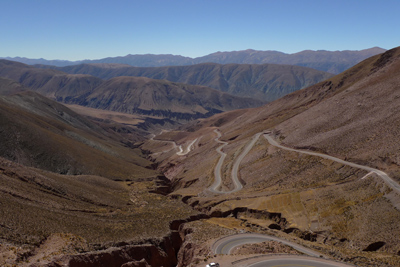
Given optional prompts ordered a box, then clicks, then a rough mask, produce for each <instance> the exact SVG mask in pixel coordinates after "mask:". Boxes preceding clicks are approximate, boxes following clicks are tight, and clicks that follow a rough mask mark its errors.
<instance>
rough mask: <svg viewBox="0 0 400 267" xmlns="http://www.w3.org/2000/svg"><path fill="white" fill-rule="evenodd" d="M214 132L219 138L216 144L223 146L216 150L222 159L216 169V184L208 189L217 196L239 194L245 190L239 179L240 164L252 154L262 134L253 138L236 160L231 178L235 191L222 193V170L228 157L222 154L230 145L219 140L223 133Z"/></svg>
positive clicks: (216, 139)
mask: <svg viewBox="0 0 400 267" xmlns="http://www.w3.org/2000/svg"><path fill="white" fill-rule="evenodd" d="M214 132H215V133H216V134H217V138H215V139H214V140H215V142H217V143H220V144H222V145H221V146H219V147H218V148H217V149H216V151H217V152H218V153H219V154H220V155H221V157H220V158H219V160H218V163H217V165H216V166H215V169H214V183H213V184H212V185H211V186H210V187H209V188H208V190H209V191H211V192H213V193H217V194H229V193H234V192H237V191H239V190H241V189H242V188H243V185H242V183H241V182H240V181H239V177H238V172H239V166H240V163H241V162H242V160H243V159H244V157H245V156H246V155H247V154H248V153H249V152H250V150H251V149H252V148H253V146H254V144H255V143H256V142H257V140H258V138H259V137H260V135H261V134H262V133H258V134H256V135H254V136H253V138H252V140H251V141H250V143H248V144H247V146H246V147H245V148H244V150H243V151H242V153H241V154H240V155H239V156H238V157H237V158H236V160H235V162H234V163H233V167H232V173H231V178H232V182H233V185H234V189H232V190H231V191H220V190H218V188H219V187H220V186H221V183H222V178H221V169H222V164H223V163H224V160H225V157H226V154H225V153H224V152H222V148H223V147H224V146H226V145H227V144H228V143H227V142H224V141H221V140H219V138H221V133H220V132H219V131H218V130H217V129H215V130H214Z"/></svg>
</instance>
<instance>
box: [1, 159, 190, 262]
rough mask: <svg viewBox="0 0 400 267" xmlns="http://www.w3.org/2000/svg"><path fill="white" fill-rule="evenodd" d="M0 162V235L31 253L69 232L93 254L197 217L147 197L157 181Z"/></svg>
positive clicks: (151, 195) (158, 197) (169, 201)
mask: <svg viewBox="0 0 400 267" xmlns="http://www.w3.org/2000/svg"><path fill="white" fill-rule="evenodd" d="M0 163H1V164H0V194H1V198H0V199H1V206H2V208H1V210H0V213H1V214H0V220H1V221H0V236H1V238H2V239H3V240H7V242H10V243H12V244H16V245H19V246H21V245H23V246H25V247H27V249H28V251H31V252H30V253H32V254H35V253H34V252H32V249H33V248H34V247H37V246H38V245H40V244H41V243H42V242H43V241H44V240H47V239H48V238H49V237H50V236H51V235H52V234H53V233H71V234H73V235H74V236H77V237H78V238H82V240H84V242H85V244H86V242H87V246H84V247H82V251H83V250H93V249H98V248H101V247H107V246H110V245H112V244H116V243H118V242H122V241H124V242H127V241H128V242H129V241H136V242H137V241H139V240H143V239H146V238H154V237H162V236H165V235H167V234H168V233H169V222H171V221H172V220H175V219H179V218H181V219H184V218H187V217H188V216H190V215H191V214H193V212H192V211H191V210H190V209H188V208H187V206H186V205H184V204H183V203H182V202H180V201H176V200H172V199H170V198H168V197H164V196H162V195H158V194H154V193H149V192H148V191H150V190H152V189H154V186H155V184H154V182H115V181H112V180H109V179H106V178H102V177H98V176H64V175H58V174H54V173H49V172H43V171H41V170H37V169H31V168H26V167H23V166H21V165H18V164H15V163H12V162H10V161H7V160H4V159H2V160H1V162H0ZM12 247H13V246H10V248H9V249H12ZM66 253H67V252H66ZM17 254H18V253H17ZM26 255H28V254H26ZM29 255H30V254H29ZM22 258H23V259H25V258H26V257H24V256H23V255H20V254H18V259H22ZM28 258H29V257H28Z"/></svg>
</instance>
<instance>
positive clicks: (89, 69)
mask: <svg viewBox="0 0 400 267" xmlns="http://www.w3.org/2000/svg"><path fill="white" fill-rule="evenodd" d="M37 67H39V66H37ZM40 67H41V68H49V66H40ZM50 68H52V69H57V70H60V71H63V72H66V73H70V74H88V75H92V76H96V77H98V78H101V79H110V78H114V77H119V76H133V77H147V78H152V79H158V80H168V81H171V82H178V83H184V84H192V85H201V86H207V87H211V88H214V89H217V90H219V91H222V92H226V93H229V94H232V95H236V96H240V97H250V98H254V99H259V100H263V101H273V100H275V99H278V98H279V97H282V96H284V95H286V94H288V93H291V92H293V91H296V90H299V89H301V88H305V87H307V86H310V85H312V84H315V83H317V82H319V81H322V80H325V79H327V78H329V77H331V76H333V75H332V74H330V73H327V72H322V71H318V70H315V69H311V68H307V67H300V66H291V65H277V64H251V65H250V64H226V65H221V64H216V63H203V64H197V65H189V66H168V67H152V68H145V67H131V66H126V65H117V64H111V65H110V64H105V63H102V64H81V65H73V66H67V67H60V68H54V67H50Z"/></svg>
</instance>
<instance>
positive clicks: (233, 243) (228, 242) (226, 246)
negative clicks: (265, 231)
mask: <svg viewBox="0 0 400 267" xmlns="http://www.w3.org/2000/svg"><path fill="white" fill-rule="evenodd" d="M265 241H277V242H280V243H282V244H285V245H287V246H290V247H292V248H294V249H296V250H298V251H300V252H302V253H304V254H306V255H309V256H313V257H320V256H322V254H321V253H319V252H315V251H313V250H311V249H308V248H306V247H303V246H301V245H299V244H296V243H293V242H290V241H287V240H285V239H282V238H278V237H275V236H269V235H262V234H255V233H246V234H237V235H231V236H226V237H224V238H222V239H219V240H218V241H216V242H215V243H214V244H213V246H212V251H213V252H214V253H215V254H230V253H231V251H232V249H234V248H235V247H237V246H241V245H244V244H254V243H262V242H265Z"/></svg>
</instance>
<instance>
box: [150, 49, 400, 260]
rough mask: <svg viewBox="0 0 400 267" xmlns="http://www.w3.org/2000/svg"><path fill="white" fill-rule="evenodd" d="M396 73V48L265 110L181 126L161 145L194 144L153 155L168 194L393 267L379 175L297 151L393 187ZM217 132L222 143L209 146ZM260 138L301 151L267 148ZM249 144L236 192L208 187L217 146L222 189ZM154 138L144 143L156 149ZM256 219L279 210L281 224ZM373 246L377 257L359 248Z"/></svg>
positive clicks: (393, 195) (392, 199)
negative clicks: (185, 150) (179, 152)
mask: <svg viewBox="0 0 400 267" xmlns="http://www.w3.org/2000/svg"><path fill="white" fill-rule="evenodd" d="M399 77H400V48H395V49H392V50H389V51H387V52H385V53H384V54H382V55H378V56H374V57H371V58H369V59H367V60H365V61H363V62H361V63H359V64H358V65H356V66H354V67H353V68H351V69H349V70H347V71H345V72H344V73H342V74H339V75H337V76H335V77H332V78H330V79H328V80H326V81H324V82H321V83H318V84H316V85H313V86H311V87H308V88H306V89H303V90H300V91H297V92H294V93H292V94H289V95H287V96H285V97H283V98H281V99H279V100H277V101H274V102H272V103H270V104H268V105H266V106H263V107H260V108H256V109H249V110H242V111H234V112H227V113H222V114H218V115H215V116H213V117H211V118H208V119H205V120H202V121H200V122H196V123H192V124H191V125H188V126H187V128H186V132H176V133H173V132H170V133H163V134H162V135H160V136H159V137H157V138H158V140H160V139H163V140H175V141H176V142H179V143H185V142H186V143H189V141H190V140H195V139H196V138H197V140H199V138H201V141H199V142H198V143H197V147H195V148H194V150H193V151H192V152H191V153H190V154H188V155H186V157H184V158H179V157H175V158H168V159H167V155H163V154H161V155H160V154H155V155H154V157H155V159H156V160H159V161H160V166H162V167H163V168H164V170H165V172H166V174H167V175H168V177H169V178H170V179H171V180H172V181H173V182H174V184H175V189H176V191H175V192H174V194H176V195H181V196H184V197H185V199H186V201H187V202H188V204H190V205H192V206H194V207H196V208H198V209H201V210H207V211H208V212H209V213H210V214H229V212H234V211H237V210H240V211H243V210H247V211H248V212H247V213H246V212H244V213H243V214H241V213H238V214H237V216H236V218H237V219H238V225H239V224H240V223H243V222H245V224H246V223H248V224H246V225H252V226H251V227H253V226H254V225H255V229H257V230H260V229H264V230H263V231H266V232H268V231H269V230H268V229H269V228H270V229H281V231H282V232H285V233H291V235H292V236H293V237H296V238H299V237H300V238H302V239H305V240H309V241H312V243H313V244H315V246H319V247H320V248H321V249H322V251H325V253H328V254H330V255H331V256H333V257H336V258H337V259H342V260H343V259H344V260H345V261H350V262H352V263H353V264H356V265H360V266H368V264H372V265H374V266H396V264H395V262H397V263H398V256H397V255H398V253H399V252H400V247H399V243H398V237H399V236H400V225H399V224H398V223H397V221H398V220H400V212H399V208H400V193H399V192H397V191H396V189H394V188H393V187H392V186H391V185H390V184H389V183H387V182H386V181H385V180H384V179H383V178H382V177H381V176H380V175H378V174H377V173H376V172H372V171H371V172H369V171H366V170H364V169H361V168H359V167H356V166H355V165H352V166H350V165H346V164H343V163H340V162H338V161H335V160H332V159H329V158H322V157H319V156H315V155H314V156H313V155H310V154H304V153H301V151H308V152H310V151H312V152H319V153H322V154H327V155H331V156H334V157H336V158H339V159H342V160H344V161H347V162H352V163H357V164H358V165H362V166H367V167H372V168H376V169H378V170H381V171H383V172H385V173H386V174H387V175H388V176H389V177H390V178H391V179H393V180H394V181H396V182H397V183H399V182H400V162H399V151H400V142H399V140H398V136H399V129H400V117H399V116H400V115H399V114H400V113H399V111H400V110H399V106H400V102H399V101H400V96H399V90H398V88H399V87H400V79H399ZM216 129H218V131H217V132H220V133H221V137H220V140H221V142H216V141H215V138H216V137H217V136H218V135H217V134H216V132H215V130H216ZM266 132H268V133H269V136H271V137H272V139H273V140H275V141H276V142H278V143H279V144H281V145H283V147H285V148H297V149H298V150H299V151H300V152H299V151H293V150H287V149H283V148H282V147H278V146H275V145H273V144H272V143H270V142H269V141H268V139H267V138H265V137H264V134H263V133H266ZM252 141H254V143H252V144H253V146H252V147H251V149H250V150H249V153H248V154H247V155H246V156H245V157H244V158H243V160H242V161H241V163H240V167H239V171H238V176H239V181H240V182H241V184H242V185H243V189H241V190H238V191H237V192H235V191H234V193H230V194H229V193H226V194H223V193H221V194H215V192H214V191H212V190H209V188H210V187H211V185H213V184H214V183H215V182H214V181H215V180H214V179H215V166H216V164H217V162H218V160H219V158H220V157H221V156H220V153H219V152H218V151H216V149H217V148H218V147H221V146H223V148H222V151H223V152H224V153H226V157H225V160H224V163H223V165H222V170H221V172H222V175H221V176H222V182H221V189H220V190H222V191H225V192H229V191H230V190H232V189H234V188H236V185H235V183H234V181H233V178H232V177H233V174H232V173H233V172H234V164H235V162H236V160H237V159H239V155H241V153H242V151H244V150H245V148H246V147H247V146H248V144H250V143H251V142H252ZM152 142H154V141H152V140H150V141H148V143H147V144H146V146H147V147H149V148H151V147H152V149H153V151H154V152H157V148H156V147H154V144H153V143H152ZM222 142H226V143H227V144H226V145H222V144H223V143H222ZM254 214H279V216H282V218H284V220H282V219H279V220H275V221H271V218H265V217H262V216H264V215H254ZM231 223H232V224H233V222H231ZM249 227H250V226H249ZM371 250H372V251H376V252H374V253H375V254H371V253H370V252H364V251H371ZM381 255H387V258H385V259H383V258H381ZM384 257H386V256H384Z"/></svg>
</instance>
